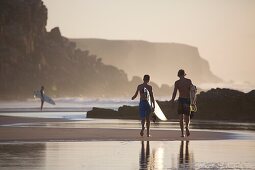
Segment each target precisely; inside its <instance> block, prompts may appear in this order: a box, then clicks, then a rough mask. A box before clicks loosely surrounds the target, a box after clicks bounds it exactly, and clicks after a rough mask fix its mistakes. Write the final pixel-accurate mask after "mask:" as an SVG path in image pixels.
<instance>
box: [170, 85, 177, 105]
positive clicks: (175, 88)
mask: <svg viewBox="0 0 255 170" xmlns="http://www.w3.org/2000/svg"><path fill="white" fill-rule="evenodd" d="M176 94H177V83H176V82H175V83H174V91H173V94H172V99H171V102H174V99H175V97H176Z"/></svg>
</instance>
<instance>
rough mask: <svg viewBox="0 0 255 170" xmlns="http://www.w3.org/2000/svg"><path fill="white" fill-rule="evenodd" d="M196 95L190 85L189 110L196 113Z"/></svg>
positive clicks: (192, 86)
mask: <svg viewBox="0 0 255 170" xmlns="http://www.w3.org/2000/svg"><path fill="white" fill-rule="evenodd" d="M196 94H197V88H196V86H194V85H191V87H190V110H191V112H196V111H197V104H196V100H197V97H196Z"/></svg>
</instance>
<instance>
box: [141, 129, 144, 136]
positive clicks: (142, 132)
mask: <svg viewBox="0 0 255 170" xmlns="http://www.w3.org/2000/svg"><path fill="white" fill-rule="evenodd" d="M143 134H144V128H142V130H141V132H140V135H141V136H143Z"/></svg>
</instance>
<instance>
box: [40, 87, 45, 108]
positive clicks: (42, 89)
mask: <svg viewBox="0 0 255 170" xmlns="http://www.w3.org/2000/svg"><path fill="white" fill-rule="evenodd" d="M40 93H41V96H42V97H41V110H42V109H43V103H44V87H43V86H42V87H41V90H40Z"/></svg>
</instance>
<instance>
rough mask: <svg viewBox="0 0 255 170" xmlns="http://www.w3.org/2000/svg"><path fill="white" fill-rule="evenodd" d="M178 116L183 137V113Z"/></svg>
mask: <svg viewBox="0 0 255 170" xmlns="http://www.w3.org/2000/svg"><path fill="white" fill-rule="evenodd" d="M179 118H180V128H181V132H182V135H181V137H184V131H183V129H184V127H183V114H180V115H179Z"/></svg>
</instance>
